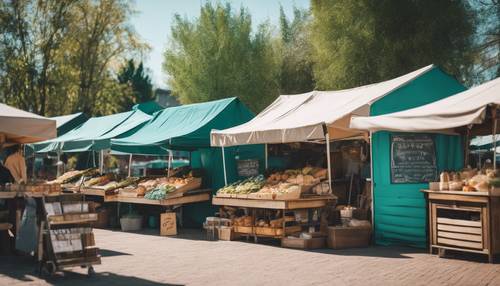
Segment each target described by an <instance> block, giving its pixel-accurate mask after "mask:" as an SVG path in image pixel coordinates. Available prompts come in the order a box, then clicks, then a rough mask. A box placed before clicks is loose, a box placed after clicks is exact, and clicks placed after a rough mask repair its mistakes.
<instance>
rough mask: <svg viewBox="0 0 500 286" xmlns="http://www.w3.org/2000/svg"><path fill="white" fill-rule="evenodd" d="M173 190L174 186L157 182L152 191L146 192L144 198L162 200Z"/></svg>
mask: <svg viewBox="0 0 500 286" xmlns="http://www.w3.org/2000/svg"><path fill="white" fill-rule="evenodd" d="M175 190H176V188H175V187H174V186H171V185H169V184H159V185H158V186H157V187H155V188H154V189H153V190H152V191H149V192H147V193H146V194H145V195H144V198H145V199H148V200H163V199H164V198H166V197H167V195H168V194H169V193H171V192H173V191H175Z"/></svg>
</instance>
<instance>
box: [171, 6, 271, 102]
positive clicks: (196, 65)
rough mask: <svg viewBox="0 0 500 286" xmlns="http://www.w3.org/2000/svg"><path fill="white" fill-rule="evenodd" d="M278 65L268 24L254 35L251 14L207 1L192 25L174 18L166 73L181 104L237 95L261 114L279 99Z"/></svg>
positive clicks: (260, 27)
mask: <svg viewBox="0 0 500 286" xmlns="http://www.w3.org/2000/svg"><path fill="white" fill-rule="evenodd" d="M278 65H279V60H278V57H277V56H276V53H275V51H274V49H273V45H272V39H271V34H270V27H269V24H267V23H264V24H261V25H260V26H259V27H258V29H257V31H256V32H255V34H252V25H251V16H250V14H249V13H248V11H247V10H245V9H243V8H241V9H240V10H239V12H233V10H232V9H231V6H230V4H229V3H228V4H226V5H224V6H223V5H221V4H216V5H215V6H212V4H210V3H209V2H208V3H206V4H205V5H204V6H202V7H201V9H200V16H199V17H198V18H196V19H194V20H192V21H190V20H189V19H186V18H182V17H180V16H179V15H176V17H175V20H174V23H173V25H172V36H171V41H170V46H169V47H168V48H167V49H166V51H165V54H164V63H163V68H164V70H165V72H166V73H167V74H168V75H169V80H168V84H169V85H170V87H171V88H172V92H173V94H174V95H176V96H177V97H179V99H180V101H181V102H182V103H192V102H203V101H208V100H214V99H220V98H225V97H231V96H237V97H239V98H240V99H241V100H242V101H243V102H245V103H246V104H247V105H249V106H250V108H252V109H253V110H254V111H259V110H261V109H262V108H263V107H265V106H267V105H268V104H269V103H270V102H271V101H272V100H273V99H274V98H275V97H276V96H277V95H278V94H279V90H278V89H279V84H278V80H277V76H278V72H279V69H278Z"/></svg>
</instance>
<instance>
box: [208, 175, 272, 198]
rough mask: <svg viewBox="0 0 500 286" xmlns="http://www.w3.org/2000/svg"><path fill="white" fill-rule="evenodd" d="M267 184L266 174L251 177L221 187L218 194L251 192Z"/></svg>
mask: <svg viewBox="0 0 500 286" xmlns="http://www.w3.org/2000/svg"><path fill="white" fill-rule="evenodd" d="M264 184H265V180H264V176H262V175H259V176H257V177H250V178H248V179H245V180H243V181H238V182H235V183H233V184H231V185H228V186H225V187H224V188H222V189H220V190H219V191H218V192H217V194H250V193H255V192H257V191H259V190H260V189H261V188H262V187H263V186H264Z"/></svg>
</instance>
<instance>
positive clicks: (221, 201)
mask: <svg viewBox="0 0 500 286" xmlns="http://www.w3.org/2000/svg"><path fill="white" fill-rule="evenodd" d="M336 200H337V197H335V196H333V195H328V196H311V197H308V198H301V199H298V200H262V199H248V198H247V199H245V198H227V197H213V198H212V204H213V205H219V206H221V207H224V206H228V207H239V208H249V209H251V210H252V213H253V214H252V216H253V217H254V226H251V227H235V229H236V230H235V232H236V233H239V234H241V235H246V236H247V238H248V236H253V237H254V240H255V242H257V238H258V237H271V238H283V237H286V236H287V235H290V234H293V233H297V232H300V231H302V225H300V224H299V225H293V226H287V225H286V220H285V211H286V210H299V209H306V210H309V218H311V210H313V209H321V208H323V207H326V206H327V205H328V204H330V203H335V202H336ZM257 209H270V210H282V216H283V217H282V218H283V225H282V226H281V227H280V228H269V227H257V226H255V225H256V219H257V218H256V215H255V214H256V210H257ZM309 220H310V219H309ZM318 221H319V220H318ZM240 229H241V230H240ZM267 230H269V231H271V233H269V234H266V231H267ZM272 231H275V232H274V233H272Z"/></svg>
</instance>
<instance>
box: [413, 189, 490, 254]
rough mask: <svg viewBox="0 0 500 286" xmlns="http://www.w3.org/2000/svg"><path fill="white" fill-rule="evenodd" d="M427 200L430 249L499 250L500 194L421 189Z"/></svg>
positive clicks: (442, 251)
mask: <svg viewBox="0 0 500 286" xmlns="http://www.w3.org/2000/svg"><path fill="white" fill-rule="evenodd" d="M422 192H424V193H425V194H426V197H427V200H428V212H429V238H430V239H429V240H430V251H431V253H433V251H434V250H435V249H437V250H438V254H439V255H440V256H443V255H444V253H445V250H447V249H450V250H459V251H465V252H473V253H481V254H485V255H487V256H488V260H489V262H490V263H491V262H493V259H494V257H495V255H497V254H498V253H500V196H497V195H492V194H491V193H488V192H461V191H430V190H422Z"/></svg>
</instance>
